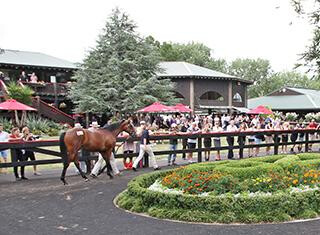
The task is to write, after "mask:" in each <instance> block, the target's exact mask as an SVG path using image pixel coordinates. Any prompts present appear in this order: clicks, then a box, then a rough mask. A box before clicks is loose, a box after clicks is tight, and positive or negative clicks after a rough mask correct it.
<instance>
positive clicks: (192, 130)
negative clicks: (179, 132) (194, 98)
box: [187, 122, 200, 163]
mask: <svg viewBox="0 0 320 235" xmlns="http://www.w3.org/2000/svg"><path fill="white" fill-rule="evenodd" d="M199 132H200V129H199V127H198V124H197V123H196V122H193V123H192V124H191V126H190V127H189V128H188V130H187V133H189V134H191V135H192V134H197V133H199ZM187 143H188V149H191V150H192V149H195V148H196V145H197V138H188V140H187ZM192 155H193V153H192V152H189V153H188V154H187V158H188V163H193V158H192Z"/></svg>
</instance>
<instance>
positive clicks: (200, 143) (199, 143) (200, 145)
mask: <svg viewBox="0 0 320 235" xmlns="http://www.w3.org/2000/svg"><path fill="white" fill-rule="evenodd" d="M201 148H202V138H201V137H200V136H199V137H198V149H201ZM198 162H202V151H201V150H199V151H198Z"/></svg>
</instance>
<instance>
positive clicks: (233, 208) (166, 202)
mask: <svg viewBox="0 0 320 235" xmlns="http://www.w3.org/2000/svg"><path fill="white" fill-rule="evenodd" d="M319 156H320V155H317V156H312V155H306V154H303V155H301V157H300V155H296V156H289V155H288V156H270V157H264V158H257V159H245V160H241V161H234V162H231V161H225V162H217V163H209V164H195V165H191V166H190V167H186V169H184V170H185V171H189V170H194V169H201V170H204V169H206V170H212V169H215V170H219V171H226V172H230V173H233V174H236V175H238V176H239V177H240V178H245V177H246V176H247V177H250V176H252V175H253V174H260V173H261V171H265V170H268V167H271V165H274V166H273V167H274V168H273V169H276V170H281V169H282V168H281V167H280V166H277V165H283V164H286V163H287V162H295V161H300V162H310V161H314V162H318V163H319V164H320V162H319V159H320V158H319ZM237 162H238V163H237ZM271 162H274V163H276V164H271V165H269V164H270V163H271ZM237 166H238V167H237ZM259 170H260V171H259ZM173 171H174V170H168V171H161V172H154V173H149V174H145V175H141V176H138V177H136V178H134V179H133V180H131V181H130V182H129V184H128V188H127V190H126V191H125V192H123V193H121V194H120V195H119V197H118V200H117V204H118V205H119V206H120V207H121V208H124V209H127V210H130V211H134V212H139V213H147V214H149V215H150V216H154V217H157V218H166V219H174V220H181V221H189V222H210V223H211V222H218V223H258V222H281V221H289V220H293V219H306V218H314V217H317V216H318V215H319V214H320V191H319V190H314V191H306V192H294V193H287V192H284V191H283V192H282V191H278V192H276V193H273V194H272V195H257V196H254V197H249V196H246V195H242V194H241V195H240V196H239V197H234V196H233V195H226V196H224V197H219V196H214V195H208V196H198V195H189V194H183V195H181V194H166V193H162V192H156V191H151V190H149V189H148V187H149V186H150V185H151V184H153V183H154V182H155V181H156V180H157V179H159V178H162V177H164V176H166V175H168V174H170V173H172V172H173ZM252 172H254V173H252Z"/></svg>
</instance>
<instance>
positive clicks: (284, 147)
mask: <svg viewBox="0 0 320 235" xmlns="http://www.w3.org/2000/svg"><path fill="white" fill-rule="evenodd" d="M289 126H290V124H289V122H284V123H283V124H282V130H284V131H288V130H289ZM288 140H289V134H288V133H283V134H282V146H281V153H285V154H286V153H288V145H287V143H288Z"/></svg>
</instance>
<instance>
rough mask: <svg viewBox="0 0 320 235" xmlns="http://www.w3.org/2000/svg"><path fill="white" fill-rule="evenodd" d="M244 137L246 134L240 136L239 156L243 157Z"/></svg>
mask: <svg viewBox="0 0 320 235" xmlns="http://www.w3.org/2000/svg"><path fill="white" fill-rule="evenodd" d="M244 138H245V136H240V135H239V136H238V140H239V141H238V142H239V158H243V146H244V141H243V140H244Z"/></svg>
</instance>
